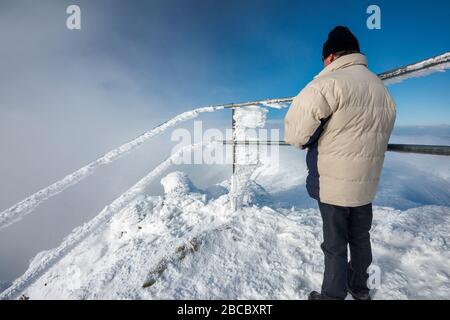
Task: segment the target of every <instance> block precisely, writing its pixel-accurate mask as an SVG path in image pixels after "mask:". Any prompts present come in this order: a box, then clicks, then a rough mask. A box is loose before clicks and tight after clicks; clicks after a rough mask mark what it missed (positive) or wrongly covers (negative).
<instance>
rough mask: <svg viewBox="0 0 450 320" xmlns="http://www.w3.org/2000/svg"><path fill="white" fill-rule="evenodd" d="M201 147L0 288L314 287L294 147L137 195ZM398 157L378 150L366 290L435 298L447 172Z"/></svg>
mask: <svg viewBox="0 0 450 320" xmlns="http://www.w3.org/2000/svg"><path fill="white" fill-rule="evenodd" d="M265 114H266V110H265V109H261V108H258V107H256V106H250V107H246V108H243V109H240V111H239V112H235V116H236V120H237V121H238V123H237V127H236V134H237V136H238V138H239V139H245V138H248V139H250V138H251V136H250V135H249V132H251V130H252V129H255V128H260V127H262V126H264V122H265ZM202 146H203V144H198V145H193V146H188V147H186V148H183V149H180V150H179V151H178V152H177V153H176V154H174V155H173V156H171V157H170V158H169V159H167V160H166V161H165V162H163V163H162V164H161V165H160V166H158V167H157V168H155V169H154V170H153V171H151V172H150V173H149V174H148V175H147V176H146V177H144V178H143V179H142V180H141V181H140V182H138V183H137V184H136V185H135V186H133V187H132V188H130V189H129V190H128V191H127V192H126V193H125V194H123V195H122V196H121V197H119V198H118V199H117V200H115V201H114V202H113V203H112V204H111V205H109V206H107V207H106V208H105V209H104V210H103V211H102V212H101V213H100V214H99V215H98V216H97V217H96V218H95V219H93V220H92V221H90V222H88V223H87V224H85V225H84V226H82V227H80V228H77V229H75V230H74V231H73V233H72V234H71V235H69V236H68V237H67V238H66V239H65V240H64V242H63V243H62V244H61V245H60V246H59V247H58V248H56V249H52V250H49V251H47V252H42V253H40V254H38V255H37V256H36V257H35V258H34V259H33V261H32V262H31V264H30V267H29V269H28V270H27V272H26V273H25V274H24V275H23V276H22V277H21V278H19V279H17V280H16V281H15V282H14V283H13V284H12V285H11V287H9V288H8V289H6V290H5V291H4V292H3V293H1V294H0V298H2V299H11V298H18V297H20V296H21V295H22V294H23V295H25V296H26V297H30V298H31V299H305V298H306V297H307V295H308V293H309V292H310V291H311V290H320V284H321V280H322V274H323V254H322V252H321V249H320V244H321V242H322V222H321V218H320V212H319V210H318V209H317V204H316V203H315V202H314V201H312V200H311V199H309V198H308V196H307V194H306V192H305V190H304V184H305V178H306V167H305V165H304V161H302V160H301V159H299V156H298V155H299V153H298V152H297V151H296V150H293V149H292V150H291V149H284V150H283V152H286V153H287V154H284V155H283V156H280V158H279V161H280V163H274V161H268V159H269V158H264V157H261V155H260V153H258V152H256V149H251V148H255V146H243V147H242V148H241V146H239V148H238V149H237V150H238V158H240V159H242V161H241V162H239V163H238V165H237V172H236V174H235V175H233V176H232V177H231V178H230V179H229V180H225V181H223V182H222V183H220V184H217V185H213V186H210V187H208V188H207V189H206V190H201V189H199V188H197V187H196V186H195V185H194V184H193V183H192V181H191V180H190V179H189V177H188V175H187V174H186V173H184V172H180V171H174V172H171V173H169V174H167V175H166V176H165V177H163V178H162V179H161V184H162V186H163V188H164V192H165V193H164V195H163V196H158V197H156V196H151V195H149V194H147V193H146V189H145V187H146V186H147V185H148V184H149V183H150V182H151V181H153V180H154V179H156V178H157V177H159V176H160V175H161V174H162V173H163V172H165V171H166V170H167V169H168V168H169V167H170V166H171V165H172V164H173V163H175V162H176V160H177V157H179V156H182V154H183V153H185V152H186V150H192V149H194V148H198V147H202ZM402 156H403V157H404V155H396V156H393V157H391V156H388V157H387V158H388V159H387V160H388V163H387V166H386V168H385V170H384V171H383V174H384V175H383V176H382V179H381V188H380V190H381V192H379V194H378V195H377V199H376V201H375V206H374V223H373V228H372V231H371V235H372V244H373V255H374V262H373V265H375V266H378V267H379V268H380V270H381V272H382V274H381V286H380V287H379V288H378V289H377V290H376V292H375V298H376V299H447V298H448V297H449V296H450V267H449V266H450V250H449V243H450V231H449V228H448V226H449V224H450V195H449V194H448V190H449V181H448V180H446V179H442V178H438V177H436V176H433V175H430V172H429V171H421V170H419V169H418V167H417V166H415V165H417V163H416V162H417V161H419V158H418V159H416V160H417V161H416V162H414V163H407V162H406V163H405V162H404V158H402ZM421 157H423V156H421ZM434 158H436V157H434ZM434 158H426V159H424V160H422V161H426V163H428V164H429V163H430V160H433V159H434ZM272 160H273V159H272ZM402 170H403V171H402ZM430 170H431V169H430ZM293 172H295V174H293ZM417 181H421V184H422V185H423V188H418V186H417ZM440 189H442V190H441V191H437V190H440ZM439 192H440V193H439ZM426 203H430V205H424V204H426ZM435 203H440V204H443V205H435ZM391 205H392V206H396V208H393V207H391ZM399 208H400V209H399Z"/></svg>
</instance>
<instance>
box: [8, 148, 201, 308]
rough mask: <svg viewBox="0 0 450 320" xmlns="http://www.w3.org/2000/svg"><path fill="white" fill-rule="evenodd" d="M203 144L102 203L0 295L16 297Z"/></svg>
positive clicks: (173, 155) (185, 150)
mask: <svg viewBox="0 0 450 320" xmlns="http://www.w3.org/2000/svg"><path fill="white" fill-rule="evenodd" d="M203 145H204V144H203V143H199V144H195V145H189V146H186V147H183V148H181V149H179V150H178V151H177V152H176V153H174V154H172V155H171V156H170V157H169V158H168V159H167V160H165V161H164V162H162V163H161V164H160V165H159V166H157V167H156V168H155V169H153V170H152V171H151V172H150V173H149V174H148V175H146V176H145V177H144V178H142V179H141V180H140V181H139V182H138V183H136V184H135V185H134V186H133V187H131V188H130V189H129V190H127V191H126V192H125V193H123V194H122V195H121V196H120V197H119V198H117V199H116V200H114V201H113V202H112V203H111V204H110V205H108V206H106V207H105V208H104V209H103V210H102V211H101V212H100V213H99V214H98V215H97V216H96V217H95V218H94V219H92V220H91V221H89V222H87V223H85V224H84V225H82V226H81V227H78V228H76V229H75V230H74V231H73V232H72V233H71V234H70V235H69V236H67V237H66V238H65V239H64V240H63V242H62V243H61V244H60V245H59V246H58V247H57V248H55V249H52V250H48V251H44V252H41V253H39V254H38V255H37V256H36V257H35V259H34V260H33V261H32V262H31V263H30V267H29V268H28V270H27V271H26V272H25V274H24V275H22V276H21V277H20V278H18V279H16V280H15V281H14V282H13V284H12V285H11V286H10V287H9V288H8V289H7V290H5V291H3V292H2V293H1V294H0V299H8V298H14V297H17V295H18V294H19V293H20V292H21V291H23V290H24V288H27V287H28V286H29V285H30V284H31V283H33V282H34V281H36V279H38V278H39V277H40V276H41V275H42V274H44V273H45V272H46V271H47V270H49V269H50V268H51V267H52V266H53V265H55V264H56V263H57V262H58V261H59V260H60V259H62V258H63V257H64V256H65V255H66V254H67V253H69V252H70V251H71V250H72V249H73V248H74V247H76V246H77V245H78V244H79V243H80V242H82V241H83V240H85V239H86V238H87V237H88V236H89V235H90V234H92V233H94V232H95V231H96V229H98V228H100V227H101V226H102V225H103V224H105V223H106V222H107V221H108V220H109V219H111V217H113V216H114V215H115V214H117V213H118V212H120V211H121V210H122V209H124V208H125V207H126V206H127V205H128V203H130V202H132V201H134V199H135V198H136V197H138V196H139V195H141V194H142V193H143V192H144V190H145V187H146V186H147V185H149V183H150V182H152V181H153V180H154V179H155V178H156V177H158V176H159V175H160V174H161V173H162V172H164V171H165V170H166V169H167V168H169V167H170V165H172V164H173V163H174V161H176V160H177V159H178V158H179V157H181V156H182V155H183V153H184V152H187V151H189V150H193V149H195V148H198V147H202V146H203Z"/></svg>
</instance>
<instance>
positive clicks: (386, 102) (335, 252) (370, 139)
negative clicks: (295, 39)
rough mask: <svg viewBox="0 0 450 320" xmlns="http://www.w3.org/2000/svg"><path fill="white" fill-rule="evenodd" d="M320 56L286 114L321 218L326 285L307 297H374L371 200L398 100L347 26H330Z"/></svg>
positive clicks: (288, 132)
mask: <svg viewBox="0 0 450 320" xmlns="http://www.w3.org/2000/svg"><path fill="white" fill-rule="evenodd" d="M322 56H323V63H324V69H323V70H322V72H320V73H319V74H318V75H317V76H316V77H315V78H314V80H313V81H311V82H310V83H309V84H308V85H307V86H306V87H305V88H304V89H303V90H302V91H301V92H300V93H299V94H298V96H297V97H295V99H294V101H293V102H292V106H291V107H290V109H289V111H288V113H287V115H286V118H285V140H286V141H287V142H288V143H289V144H291V145H293V146H295V147H297V148H301V149H305V148H308V152H307V156H306V162H307V166H308V177H307V179H306V188H307V190H308V194H309V195H310V196H311V197H312V198H314V199H316V200H317V201H318V204H319V209H320V213H321V216H322V220H323V238H324V239H323V243H322V245H321V248H322V250H323V252H324V255H325V272H324V278H323V283H322V291H321V293H318V292H315V291H313V292H311V294H310V295H309V299H310V300H319V299H345V298H346V296H347V293H350V294H351V295H352V296H353V298H354V299H358V300H370V295H369V288H368V286H367V278H368V274H367V268H368V267H369V266H370V264H371V263H372V252H371V246H370V235H369V230H370V228H371V226H372V201H373V198H374V196H375V193H376V189H377V187H378V181H379V177H380V173H381V168H382V166H383V161H384V154H385V151H386V149H387V144H388V141H389V137H390V135H391V132H392V129H393V126H394V121H395V117H396V107H395V103H394V101H393V99H392V98H391V96H390V94H389V92H388V91H387V89H386V88H385V87H384V85H383V82H382V81H381V80H380V79H379V78H378V77H377V76H376V75H375V74H374V73H372V72H371V71H369V70H368V68H367V59H366V57H365V56H364V55H362V54H361V53H360V50H359V43H358V40H357V39H356V37H355V36H354V35H353V34H352V33H351V31H350V30H349V29H348V28H347V27H342V26H338V27H336V28H334V29H333V30H332V31H331V32H330V33H329V35H328V39H327V41H326V42H325V44H324V45H323V53H322ZM348 245H349V246H350V262H348V258H347V246H348Z"/></svg>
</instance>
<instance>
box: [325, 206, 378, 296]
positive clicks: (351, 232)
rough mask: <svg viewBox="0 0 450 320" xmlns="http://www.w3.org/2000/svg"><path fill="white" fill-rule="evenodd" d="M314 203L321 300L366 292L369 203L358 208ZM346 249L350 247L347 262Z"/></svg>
mask: <svg viewBox="0 0 450 320" xmlns="http://www.w3.org/2000/svg"><path fill="white" fill-rule="evenodd" d="M318 203H319V209H320V213H321V215H322V220H323V238H324V241H323V243H322V245H321V248H322V251H323V253H324V255H325V272H324V277H323V283H322V292H321V293H322V295H323V297H324V298H325V299H345V298H346V296H347V292H348V290H350V291H352V292H354V293H368V292H369V289H368V287H367V279H368V274H367V268H368V267H369V266H370V264H371V263H372V249H371V246H370V235H369V230H370V228H371V227H372V203H369V204H367V205H363V206H360V207H341V206H335V205H331V204H326V203H322V202H320V201H318ZM347 247H349V248H350V261H348V249H347Z"/></svg>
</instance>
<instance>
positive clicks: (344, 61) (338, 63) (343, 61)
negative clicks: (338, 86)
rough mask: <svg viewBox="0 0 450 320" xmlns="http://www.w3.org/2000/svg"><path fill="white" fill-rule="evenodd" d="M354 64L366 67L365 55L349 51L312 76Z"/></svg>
mask: <svg viewBox="0 0 450 320" xmlns="http://www.w3.org/2000/svg"><path fill="white" fill-rule="evenodd" d="M354 65H363V66H366V67H367V66H368V63H367V58H366V56H365V55H363V54H361V53H351V54H347V55H345V56H342V57H340V58H338V59H336V60H334V61H333V62H332V63H330V64H329V65H328V66H326V67H325V68H324V69H323V70H322V71H321V72H320V73H319V74H318V75H317V76H315V77H314V78H317V77H320V76H323V75H325V74H328V73H330V72H333V71H336V70H339V69H343V68H347V67H349V66H354Z"/></svg>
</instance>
